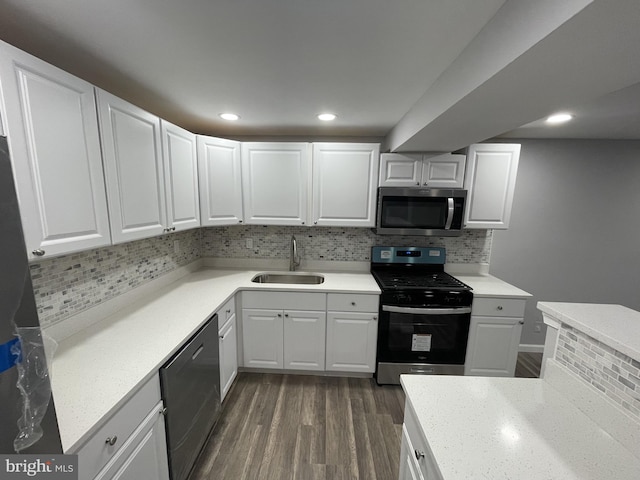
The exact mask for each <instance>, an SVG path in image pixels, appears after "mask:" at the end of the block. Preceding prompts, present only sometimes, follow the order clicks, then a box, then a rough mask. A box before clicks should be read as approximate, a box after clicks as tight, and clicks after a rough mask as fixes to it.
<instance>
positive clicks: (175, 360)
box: [160, 315, 220, 480]
mask: <svg viewBox="0 0 640 480" xmlns="http://www.w3.org/2000/svg"><path fill="white" fill-rule="evenodd" d="M160 385H161V388H162V399H163V400H164V405H165V407H166V414H165V423H166V430H167V446H168V451H169V471H170V473H171V479H172V480H184V479H186V478H187V476H188V475H189V473H190V472H191V469H192V468H193V465H194V463H195V461H196V458H197V457H198V454H199V453H200V450H201V449H202V447H203V445H204V443H205V441H206V440H207V437H208V436H209V433H210V432H211V429H212V428H213V426H214V425H215V423H216V420H217V419H218V417H219V415H220V359H219V340H218V315H213V316H212V317H211V318H210V319H209V320H208V321H207V323H206V324H205V325H204V326H203V327H202V328H201V329H200V330H199V331H198V332H197V333H196V334H195V335H194V336H193V337H191V339H190V340H189V341H187V342H186V343H185V344H184V346H183V347H182V348H181V349H180V351H178V352H177V353H176V354H175V355H174V356H173V357H172V358H171V359H170V360H169V361H168V362H167V363H166V364H165V365H164V366H163V367H162V368H161V369H160Z"/></svg>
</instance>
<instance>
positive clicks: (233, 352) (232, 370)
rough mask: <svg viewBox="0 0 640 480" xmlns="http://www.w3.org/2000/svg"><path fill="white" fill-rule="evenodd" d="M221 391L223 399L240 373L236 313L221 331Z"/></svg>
mask: <svg viewBox="0 0 640 480" xmlns="http://www.w3.org/2000/svg"><path fill="white" fill-rule="evenodd" d="M219 336H220V392H221V397H222V398H221V399H220V400H221V401H222V400H224V397H225V396H226V395H227V392H228V391H229V389H230V388H231V385H233V381H234V380H235V378H236V375H237V374H238V345H237V341H238V339H237V330H236V316H235V314H234V315H232V316H231V318H230V319H229V320H228V321H227V323H226V325H225V326H224V327H223V328H222V330H221V331H220V335H219Z"/></svg>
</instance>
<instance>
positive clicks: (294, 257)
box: [289, 235, 300, 272]
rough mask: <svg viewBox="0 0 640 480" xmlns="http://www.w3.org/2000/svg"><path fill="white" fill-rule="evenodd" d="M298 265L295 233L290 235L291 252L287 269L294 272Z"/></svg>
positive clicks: (298, 257) (298, 258)
mask: <svg viewBox="0 0 640 480" xmlns="http://www.w3.org/2000/svg"><path fill="white" fill-rule="evenodd" d="M299 266H300V256H299V255H298V243H297V242H296V237H295V235H291V252H290V254H289V271H291V272H295V271H296V267H299Z"/></svg>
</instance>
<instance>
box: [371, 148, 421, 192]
mask: <svg viewBox="0 0 640 480" xmlns="http://www.w3.org/2000/svg"><path fill="white" fill-rule="evenodd" d="M379 184H380V186H381V187H417V186H419V185H422V155H405V154H401V153H383V154H382V155H380V181H379Z"/></svg>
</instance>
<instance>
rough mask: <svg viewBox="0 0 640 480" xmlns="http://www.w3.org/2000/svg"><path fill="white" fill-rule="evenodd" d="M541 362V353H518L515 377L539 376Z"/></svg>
mask: <svg viewBox="0 0 640 480" xmlns="http://www.w3.org/2000/svg"><path fill="white" fill-rule="evenodd" d="M541 363H542V354H541V353H529V352H520V353H518V363H516V377H524V378H538V377H539V376H540V365H541Z"/></svg>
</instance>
